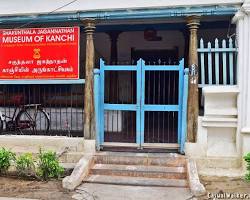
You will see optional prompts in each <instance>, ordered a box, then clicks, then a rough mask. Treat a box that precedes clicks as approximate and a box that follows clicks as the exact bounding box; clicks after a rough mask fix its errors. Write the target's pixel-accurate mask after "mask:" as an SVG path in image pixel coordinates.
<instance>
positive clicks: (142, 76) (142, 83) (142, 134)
mask: <svg viewBox="0 0 250 200" xmlns="http://www.w3.org/2000/svg"><path fill="white" fill-rule="evenodd" d="M140 65H141V73H140V76H141V91H140V93H141V94H140V95H141V102H140V103H141V111H140V112H141V113H140V114H141V119H140V124H141V146H142V145H143V144H144V132H145V128H144V125H145V122H144V120H145V109H144V105H145V83H146V81H145V61H144V60H142V59H140Z"/></svg>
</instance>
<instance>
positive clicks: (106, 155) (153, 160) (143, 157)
mask: <svg viewBox="0 0 250 200" xmlns="http://www.w3.org/2000/svg"><path fill="white" fill-rule="evenodd" d="M95 163H97V164H116V165H145V166H146V165H157V166H167V167H184V166H185V165H186V159H185V156H182V155H179V154H173V153H167V154H166V153H127V152H126V153H124V152H102V153H98V154H96V155H95Z"/></svg>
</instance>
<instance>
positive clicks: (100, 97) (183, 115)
mask: <svg viewBox="0 0 250 200" xmlns="http://www.w3.org/2000/svg"><path fill="white" fill-rule="evenodd" d="M110 70H112V71H136V77H137V86H136V87H137V94H136V104H109V103H104V88H105V81H104V80H105V71H110ZM146 71H177V72H178V73H179V95H178V105H148V104H145V72H146ZM94 89H95V107H96V108H95V112H96V129H97V130H96V134H97V136H96V140H97V149H99V148H100V145H102V144H103V143H104V111H105V110H121V111H123V110H126V111H135V112H136V143H137V144H138V145H139V146H140V147H142V146H143V144H144V119H145V112H146V111H176V112H178V144H179V145H180V152H181V153H183V152H184V144H185V140H186V129H187V128H186V127H187V125H186V124H187V122H186V121H187V95H188V69H186V70H185V76H184V59H182V60H180V62H179V65H171V66H163V65H159V66H155V65H145V61H144V60H142V59H140V60H138V61H137V64H136V65H116V66H114V65H105V63H104V61H103V60H102V59H100V70H98V69H95V70H94Z"/></svg>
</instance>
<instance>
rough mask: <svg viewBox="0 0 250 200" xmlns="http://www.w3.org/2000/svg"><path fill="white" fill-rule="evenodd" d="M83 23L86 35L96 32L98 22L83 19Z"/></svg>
mask: <svg viewBox="0 0 250 200" xmlns="http://www.w3.org/2000/svg"><path fill="white" fill-rule="evenodd" d="M81 22H82V23H83V24H84V30H85V33H87V34H88V33H90V34H91V33H93V32H94V31H95V28H96V26H95V25H96V21H95V20H94V19H91V18H86V19H81Z"/></svg>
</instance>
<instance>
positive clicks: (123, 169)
mask: <svg viewBox="0 0 250 200" xmlns="http://www.w3.org/2000/svg"><path fill="white" fill-rule="evenodd" d="M90 174H95V175H110V176H132V177H148V178H166V179H186V178H187V175H186V169H185V167H165V166H164V167H162V166H153V165H147V166H144V165H115V164H95V165H94V166H93V168H92V169H91V170H90Z"/></svg>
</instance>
